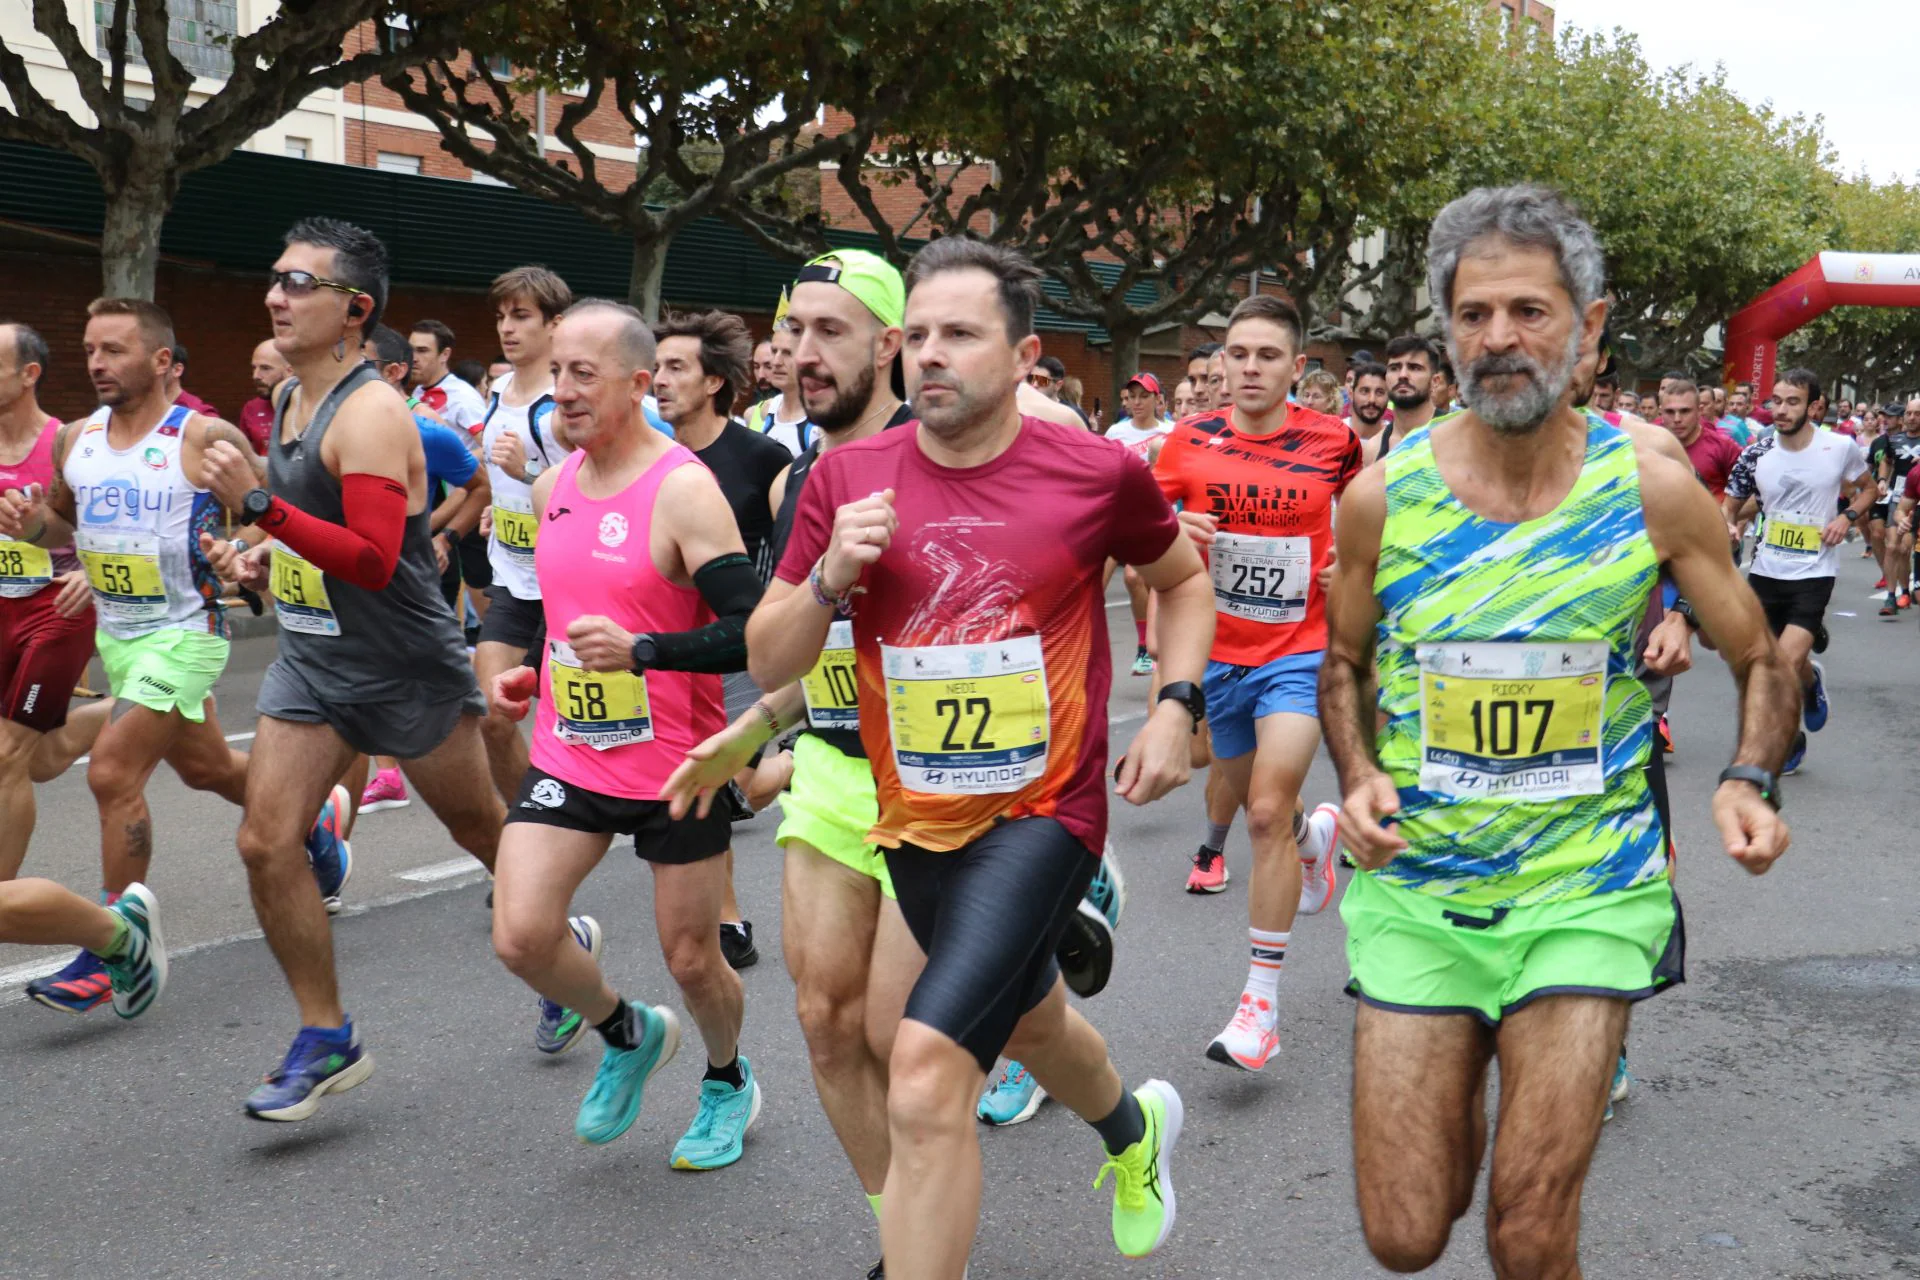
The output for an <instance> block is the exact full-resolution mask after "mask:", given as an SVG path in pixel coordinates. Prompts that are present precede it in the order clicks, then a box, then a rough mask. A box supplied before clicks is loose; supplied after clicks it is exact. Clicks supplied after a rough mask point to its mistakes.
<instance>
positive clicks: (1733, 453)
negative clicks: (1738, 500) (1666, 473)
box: [1660, 380, 1740, 502]
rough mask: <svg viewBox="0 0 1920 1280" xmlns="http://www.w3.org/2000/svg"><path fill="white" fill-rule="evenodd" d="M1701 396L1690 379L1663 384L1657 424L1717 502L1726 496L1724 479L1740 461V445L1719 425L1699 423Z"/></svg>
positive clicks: (1725, 480) (1698, 389) (1725, 479)
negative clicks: (1676, 444)
mask: <svg viewBox="0 0 1920 1280" xmlns="http://www.w3.org/2000/svg"><path fill="white" fill-rule="evenodd" d="M1700 395H1701V392H1700V388H1699V387H1698V386H1696V385H1695V384H1694V383H1693V382H1692V381H1690V380H1678V381H1674V382H1670V383H1668V384H1666V390H1665V391H1662V392H1661V393H1660V423H1661V425H1662V426H1664V427H1665V428H1666V429H1667V430H1668V431H1671V432H1672V433H1673V438H1674V439H1675V440H1678V441H1679V442H1680V447H1681V448H1682V449H1685V450H1686V451H1687V461H1688V462H1689V463H1691V464H1692V466H1693V474H1694V475H1695V476H1697V477H1699V479H1700V483H1701V484H1703V485H1705V486H1707V492H1708V493H1710V494H1712V495H1713V500H1714V501H1715V502H1719V501H1720V500H1721V499H1722V498H1724V497H1726V494H1727V477H1729V476H1731V475H1732V474H1733V466H1734V464H1735V463H1736V462H1738V461H1740V446H1739V445H1738V444H1737V443H1735V441H1734V439H1733V437H1732V436H1730V435H1728V434H1727V433H1726V432H1725V431H1723V430H1721V429H1720V428H1719V427H1718V426H1713V425H1709V424H1707V423H1706V422H1703V421H1702V420H1701V417H1700Z"/></svg>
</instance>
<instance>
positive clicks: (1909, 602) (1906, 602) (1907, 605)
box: [1894, 591, 1913, 609]
mask: <svg viewBox="0 0 1920 1280" xmlns="http://www.w3.org/2000/svg"><path fill="white" fill-rule="evenodd" d="M1894 603H1895V604H1897V605H1899V606H1900V607H1901V608H1902V609H1911V608H1913V596H1912V595H1911V594H1910V593H1909V592H1906V591H1902V592H1901V593H1900V594H1899V595H1898V596H1896V597H1894Z"/></svg>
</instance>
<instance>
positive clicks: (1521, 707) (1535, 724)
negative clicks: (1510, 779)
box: [1468, 698, 1553, 757]
mask: <svg viewBox="0 0 1920 1280" xmlns="http://www.w3.org/2000/svg"><path fill="white" fill-rule="evenodd" d="M1468 714H1469V716H1470V717H1471V719H1472V721H1473V751H1474V754H1475V755H1489V756H1496V757H1500V756H1518V755H1521V754H1523V753H1522V751H1521V749H1520V739H1521V736H1522V733H1523V728H1524V727H1525V726H1526V725H1531V726H1532V729H1533V742H1532V744H1531V745H1529V746H1528V747H1527V749H1526V751H1525V753H1524V754H1526V755H1538V754H1540V750H1541V747H1542V745H1543V744H1544V743H1545V742H1546V740H1547V725H1548V724H1549V723H1551V722H1552V720H1553V700H1552V699H1551V698H1529V699H1527V700H1526V701H1524V702H1522V701H1519V700H1517V699H1512V698H1495V699H1493V700H1491V701H1483V700H1480V699H1475V700H1474V703H1473V707H1472V709H1471V711H1470V712H1469V713H1468Z"/></svg>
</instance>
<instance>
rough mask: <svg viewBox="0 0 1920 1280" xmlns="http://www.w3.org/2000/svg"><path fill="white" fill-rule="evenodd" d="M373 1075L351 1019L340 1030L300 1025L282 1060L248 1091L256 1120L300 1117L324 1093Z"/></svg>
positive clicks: (341, 1089) (340, 1090)
mask: <svg viewBox="0 0 1920 1280" xmlns="http://www.w3.org/2000/svg"><path fill="white" fill-rule="evenodd" d="M372 1074H373V1055H372V1054H370V1053H368V1052H367V1051H366V1050H365V1049H363V1048H361V1047H360V1037H359V1035H357V1034H356V1033H355V1032H354V1029H353V1019H352V1018H348V1019H347V1021H346V1025H345V1026H344V1027H341V1028H340V1029H339V1030H335V1029H334V1028H332V1027H302V1028H300V1034H299V1035H296V1036H295V1037H294V1038H293V1047H292V1048H290V1049H288V1050H287V1057H286V1061H284V1062H282V1063H281V1064H280V1065H279V1067H277V1068H276V1069H275V1070H274V1071H273V1072H272V1073H271V1074H270V1075H268V1076H267V1080H266V1083H265V1084H262V1085H261V1086H260V1087H259V1088H258V1089H255V1090H254V1091H253V1092H252V1093H251V1094H249V1095H247V1114H248V1115H250V1116H252V1117H253V1118H254V1119H255V1120H305V1119H306V1118H307V1117H308V1116H310V1115H312V1114H313V1113H314V1112H316V1111H318V1110H319V1109H320V1099H322V1098H324V1097H325V1096H326V1095H327V1094H329V1093H345V1092H346V1091H347V1090H348V1089H351V1088H353V1087H354V1086H355V1085H357V1084H360V1083H362V1082H364V1081H365V1080H366V1078H367V1077H368V1076H370V1075H372Z"/></svg>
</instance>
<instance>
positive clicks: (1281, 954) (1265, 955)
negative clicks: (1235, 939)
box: [1246, 929, 1293, 1016]
mask: <svg viewBox="0 0 1920 1280" xmlns="http://www.w3.org/2000/svg"><path fill="white" fill-rule="evenodd" d="M1292 938H1293V935H1292V934H1291V933H1268V932H1267V931H1266V930H1264V929H1248V930H1247V941H1248V942H1249V943H1250V944H1251V946H1252V949H1253V959H1252V962H1251V963H1250V964H1249V965H1248V966H1247V987H1246V994H1248V995H1250V996H1252V997H1253V998H1254V999H1255V1000H1264V1001H1266V1002H1267V1010H1268V1012H1269V1014H1272V1011H1273V1007H1274V1005H1276V1004H1277V1003H1279V1000H1280V966H1281V965H1282V964H1283V963H1284V962H1285V961H1286V958H1287V943H1288V942H1289V941H1290V940H1291V939H1292ZM1275 1016H1277V1015H1275Z"/></svg>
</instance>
